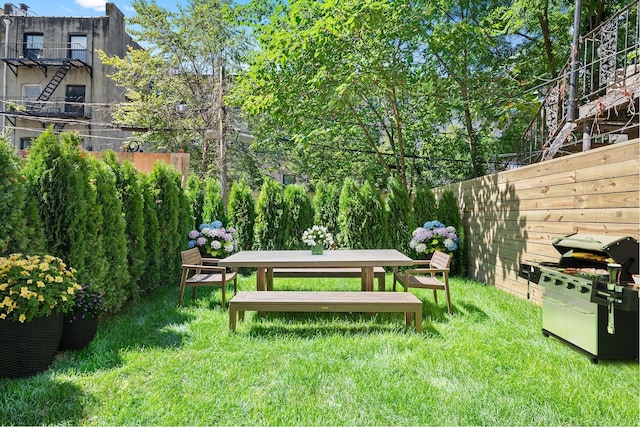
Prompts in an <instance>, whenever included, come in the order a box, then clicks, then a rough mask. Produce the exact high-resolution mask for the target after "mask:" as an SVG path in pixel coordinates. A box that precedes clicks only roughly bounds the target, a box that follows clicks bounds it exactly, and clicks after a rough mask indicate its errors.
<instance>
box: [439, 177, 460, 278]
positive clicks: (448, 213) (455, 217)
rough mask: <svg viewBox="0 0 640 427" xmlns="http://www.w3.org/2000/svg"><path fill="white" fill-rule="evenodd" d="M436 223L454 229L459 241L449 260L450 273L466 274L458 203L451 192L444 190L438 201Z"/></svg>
mask: <svg viewBox="0 0 640 427" xmlns="http://www.w3.org/2000/svg"><path fill="white" fill-rule="evenodd" d="M438 221H440V222H441V223H443V224H444V225H451V226H453V227H455V229H456V233H457V234H458V238H459V239H460V240H459V242H458V249H457V250H456V251H455V252H454V253H453V258H451V273H452V274H460V275H464V274H466V262H465V260H466V251H465V241H464V240H465V239H464V227H463V226H462V219H461V217H460V208H459V207H458V201H457V200H456V197H455V195H454V194H453V191H451V190H445V191H443V192H442V194H441V195H440V200H439V201H438Z"/></svg>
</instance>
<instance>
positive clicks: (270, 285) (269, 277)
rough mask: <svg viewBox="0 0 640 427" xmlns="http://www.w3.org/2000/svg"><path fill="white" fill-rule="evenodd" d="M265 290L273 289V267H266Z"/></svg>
mask: <svg viewBox="0 0 640 427" xmlns="http://www.w3.org/2000/svg"><path fill="white" fill-rule="evenodd" d="M267 290H268V291H272V290H273V268H271V267H269V268H267Z"/></svg>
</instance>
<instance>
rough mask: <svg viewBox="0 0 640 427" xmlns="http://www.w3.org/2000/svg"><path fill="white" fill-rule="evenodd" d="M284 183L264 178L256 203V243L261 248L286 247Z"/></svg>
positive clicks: (257, 247)
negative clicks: (283, 221)
mask: <svg viewBox="0 0 640 427" xmlns="http://www.w3.org/2000/svg"><path fill="white" fill-rule="evenodd" d="M283 198H284V195H283V188H282V185H281V184H279V183H278V182H276V181H274V180H273V179H271V178H267V179H265V180H264V183H263V184H262V189H261V190H260V196H259V197H258V203H257V205H256V225H255V234H254V236H255V245H256V249H259V250H273V249H284V239H283V237H284V236H283V230H282V216H283V210H284V200H283Z"/></svg>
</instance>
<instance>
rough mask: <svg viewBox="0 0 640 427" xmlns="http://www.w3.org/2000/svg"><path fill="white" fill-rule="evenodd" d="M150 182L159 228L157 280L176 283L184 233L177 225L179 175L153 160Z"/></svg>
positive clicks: (185, 235) (184, 239)
mask: <svg viewBox="0 0 640 427" xmlns="http://www.w3.org/2000/svg"><path fill="white" fill-rule="evenodd" d="M149 180H150V181H151V184H152V186H153V191H154V197H155V206H156V214H157V215H158V225H159V229H160V264H161V265H162V266H163V268H162V269H161V271H160V281H161V283H176V282H177V281H178V280H180V273H181V267H180V265H181V258H180V251H181V250H182V249H184V247H185V242H186V240H187V237H188V236H187V234H184V230H183V229H182V227H181V224H180V221H181V214H180V209H181V208H182V207H183V206H182V203H181V199H180V193H181V192H182V187H181V186H180V180H181V176H180V174H179V173H178V172H177V171H176V170H175V169H174V168H173V167H172V166H171V165H168V164H166V163H163V162H157V163H156V164H155V166H154V168H153V171H152V172H151V175H149Z"/></svg>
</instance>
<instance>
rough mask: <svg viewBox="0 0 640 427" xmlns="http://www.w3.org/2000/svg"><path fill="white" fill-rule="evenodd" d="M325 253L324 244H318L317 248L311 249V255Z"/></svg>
mask: <svg viewBox="0 0 640 427" xmlns="http://www.w3.org/2000/svg"><path fill="white" fill-rule="evenodd" d="M323 252H324V244H322V243H317V244H316V245H315V246H312V247H311V255H322V253H323Z"/></svg>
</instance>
